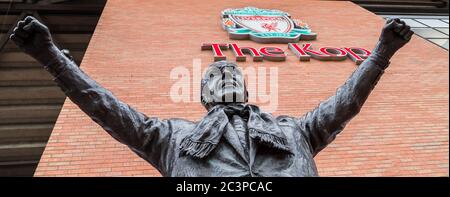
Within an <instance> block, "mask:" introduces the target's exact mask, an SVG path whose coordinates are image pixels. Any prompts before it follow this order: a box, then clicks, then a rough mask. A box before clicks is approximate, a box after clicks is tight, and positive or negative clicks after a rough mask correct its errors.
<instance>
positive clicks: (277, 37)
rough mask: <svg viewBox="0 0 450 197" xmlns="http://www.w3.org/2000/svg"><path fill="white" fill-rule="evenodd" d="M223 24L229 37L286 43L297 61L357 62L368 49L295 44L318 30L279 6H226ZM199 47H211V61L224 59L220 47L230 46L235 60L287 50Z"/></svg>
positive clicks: (272, 57) (274, 56)
mask: <svg viewBox="0 0 450 197" xmlns="http://www.w3.org/2000/svg"><path fill="white" fill-rule="evenodd" d="M222 26H223V29H224V30H226V31H227V32H228V35H229V37H230V39H232V40H247V39H250V40H253V41H255V42H258V43H286V44H288V48H289V50H290V51H291V52H292V53H294V54H295V55H296V56H297V57H298V59H299V60H300V61H309V60H310V59H311V58H313V59H317V60H325V61H326V60H331V61H341V60H345V59H347V58H350V59H351V60H352V61H354V62H355V63H356V64H360V63H361V62H362V61H364V59H366V58H367V57H368V56H369V55H370V51H369V50H366V49H364V48H361V47H321V48H318V49H313V48H312V45H311V43H304V44H302V45H299V44H297V43H298V42H299V41H300V40H315V39H316V38H317V34H316V33H314V32H312V30H311V29H310V28H309V26H308V25H307V24H306V23H304V22H302V21H300V20H295V19H291V16H290V15H289V14H288V13H286V12H282V11H279V10H266V9H258V8H254V7H246V8H242V9H226V10H224V11H222ZM201 49H202V50H212V52H213V54H214V61H219V60H225V59H226V56H225V55H224V54H223V52H222V51H223V50H228V49H230V50H232V51H233V53H234V55H235V57H236V61H246V54H248V55H250V56H251V57H252V58H253V61H263V60H268V61H285V60H286V52H285V51H284V50H283V49H281V48H279V47H274V46H263V47H261V48H259V49H256V48H254V47H247V46H239V45H238V44H236V43H204V44H202V46H201Z"/></svg>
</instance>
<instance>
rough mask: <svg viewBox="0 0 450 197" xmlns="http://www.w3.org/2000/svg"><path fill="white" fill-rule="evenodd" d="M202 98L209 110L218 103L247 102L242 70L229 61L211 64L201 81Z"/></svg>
mask: <svg viewBox="0 0 450 197" xmlns="http://www.w3.org/2000/svg"><path fill="white" fill-rule="evenodd" d="M201 99H202V100H201V101H202V104H203V106H205V107H206V109H208V110H209V109H210V108H211V107H213V106H214V105H216V104H231V103H246V102H247V101H248V92H247V89H246V87H245V80H244V75H243V74H242V71H241V70H240V69H239V68H238V66H237V65H236V64H235V63H231V62H227V61H219V62H214V63H212V64H211V65H209V67H208V69H207V70H206V73H205V76H204V77H203V79H202V82H201Z"/></svg>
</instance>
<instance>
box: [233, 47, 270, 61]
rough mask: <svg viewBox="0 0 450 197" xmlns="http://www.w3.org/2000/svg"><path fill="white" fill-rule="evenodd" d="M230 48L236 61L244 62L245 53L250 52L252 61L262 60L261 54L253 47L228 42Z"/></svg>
mask: <svg viewBox="0 0 450 197" xmlns="http://www.w3.org/2000/svg"><path fill="white" fill-rule="evenodd" d="M230 49H231V50H232V51H233V53H234V55H235V56H236V61H239V62H244V61H245V60H246V56H245V55H244V53H246V54H250V55H251V56H252V57H253V61H254V62H260V61H262V60H263V56H262V55H261V54H260V53H259V52H258V50H256V49H255V48H253V47H239V46H238V45H237V44H235V43H233V44H230Z"/></svg>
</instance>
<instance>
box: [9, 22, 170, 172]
mask: <svg viewBox="0 0 450 197" xmlns="http://www.w3.org/2000/svg"><path fill="white" fill-rule="evenodd" d="M10 38H11V40H13V41H14V42H15V43H16V45H17V46H18V47H19V48H20V49H21V50H22V51H23V52H25V53H27V54H28V55H30V56H32V57H33V58H34V59H36V60H37V61H39V62H40V63H41V64H42V65H43V66H44V68H45V69H46V70H47V71H49V72H50V73H51V74H52V75H53V76H54V77H55V78H54V80H55V82H56V83H57V84H58V86H59V87H61V89H62V90H63V91H64V93H65V94H66V95H67V96H68V97H69V98H70V100H72V101H73V102H74V103H75V104H76V105H78V106H79V107H80V109H81V110H82V111H83V112H85V113H86V114H87V115H88V116H89V117H90V118H91V119H92V120H94V121H95V122H96V123H98V124H99V125H100V126H102V127H103V129H104V130H105V131H107V132H108V133H109V134H110V135H111V136H112V137H114V138H115V139H116V140H118V141H119V142H121V143H123V144H125V145H128V146H129V147H130V148H131V149H132V150H133V151H135V152H136V153H137V154H138V155H140V156H141V157H143V158H144V159H146V160H147V161H149V162H150V163H152V164H153V165H154V166H155V167H157V168H158V169H159V170H160V171H161V170H162V171H164V169H162V168H163V167H162V166H164V165H163V164H162V163H161V158H160V157H161V155H165V154H166V151H167V148H168V146H169V144H168V142H169V138H170V135H171V134H170V130H169V129H168V123H167V121H160V120H159V119H158V118H149V117H147V116H146V115H144V114H143V113H140V112H138V111H136V110H135V109H133V108H132V107H130V106H129V105H127V104H125V103H123V102H121V101H120V100H119V99H117V98H116V97H115V96H114V95H113V94H112V93H111V92H110V91H108V90H106V89H105V88H103V87H102V86H100V85H99V84H98V83H97V82H96V81H94V80H93V79H91V78H90V77H89V76H88V75H87V74H86V73H84V72H83V71H82V70H81V69H80V68H78V66H77V65H76V64H75V62H73V61H72V60H70V59H69V58H68V57H67V56H66V55H64V53H63V52H61V51H60V50H59V49H58V48H57V47H56V46H55V44H54V43H53V41H52V36H51V34H50V31H49V29H48V28H47V27H46V26H45V25H44V24H42V23H41V22H39V21H38V20H36V19H35V18H33V17H31V16H28V17H26V18H25V19H24V20H22V21H19V22H18V24H17V27H16V28H15V29H14V31H13V33H12V34H11V36H10Z"/></svg>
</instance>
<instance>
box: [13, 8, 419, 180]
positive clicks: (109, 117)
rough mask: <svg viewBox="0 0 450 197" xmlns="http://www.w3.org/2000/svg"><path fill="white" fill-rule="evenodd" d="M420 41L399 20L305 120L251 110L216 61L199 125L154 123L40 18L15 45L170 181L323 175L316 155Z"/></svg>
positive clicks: (27, 22) (237, 78) (239, 80)
mask: <svg viewBox="0 0 450 197" xmlns="http://www.w3.org/2000/svg"><path fill="white" fill-rule="evenodd" d="M412 35H413V32H412V31H411V30H410V27H409V26H408V25H406V24H405V23H404V22H403V21H401V20H399V19H390V20H388V21H387V22H386V25H385V26H384V28H383V30H382V32H381V36H380V39H379V41H378V43H377V45H376V47H375V49H374V50H373V52H372V54H371V55H370V56H369V57H368V58H367V59H366V60H365V61H364V62H363V63H362V64H361V65H360V66H359V67H358V68H357V69H356V70H355V71H354V72H353V74H352V75H351V76H350V78H349V79H348V80H347V81H346V82H345V84H344V85H342V86H341V87H340V88H339V89H338V90H337V92H336V94H335V95H333V96H331V97H330V98H328V99H327V100H325V101H323V102H321V103H320V104H319V106H318V107H317V108H315V109H314V110H312V111H310V112H308V113H306V114H305V115H303V116H302V117H290V116H278V117H274V116H272V115H271V114H269V113H265V112H263V111H261V110H260V109H259V108H258V106H255V105H251V104H247V103H246V102H247V97H248V93H247V90H246V87H245V81H244V77H243V74H242V72H241V71H240V69H239V68H238V67H237V65H236V64H234V63H231V62H226V61H220V62H215V63H213V64H211V65H210V66H209V67H208V70H207V71H206V74H205V76H204V78H203V79H202V83H201V86H202V88H201V98H202V100H201V102H202V104H203V105H204V106H205V108H206V110H207V114H206V115H205V116H204V117H203V118H202V119H201V120H200V121H199V122H192V121H189V120H183V119H176V118H174V119H167V120H160V119H158V118H156V117H148V116H146V115H145V114H143V113H140V112H138V111H136V110H135V109H133V108H132V107H130V106H129V105H127V104H125V103H123V102H122V101H120V100H119V99H117V98H116V97H115V96H114V95H113V94H112V93H111V92H110V91H108V90H106V89H105V88H103V87H102V86H101V85H100V84H98V83H97V82H95V81H94V80H93V79H91V78H90V77H89V76H88V75H87V74H85V73H84V72H83V71H82V70H81V69H80V68H79V67H78V66H77V65H76V64H75V63H74V62H73V61H72V60H71V59H70V58H68V57H67V55H66V54H64V53H63V52H61V51H60V50H59V49H58V48H57V47H56V46H55V44H54V43H53V41H52V37H51V34H50V32H49V29H48V28H47V27H46V26H45V25H43V24H42V23H40V22H39V21H38V20H36V19H34V18H33V17H30V16H29V17H27V18H25V19H24V20H22V21H20V22H18V24H17V27H16V28H15V29H14V32H13V33H12V34H11V37H10V38H11V39H12V40H13V41H14V42H15V43H16V44H17V46H19V48H20V49H22V50H23V51H24V52H25V53H27V54H29V55H31V56H32V57H33V58H35V59H36V60H37V61H39V62H40V63H41V64H42V65H43V67H44V68H45V69H46V70H48V71H49V72H50V73H51V74H52V75H53V76H54V77H55V78H54V80H55V82H56V83H57V84H58V85H59V86H60V87H61V89H62V90H63V91H64V93H65V94H66V95H67V96H68V97H69V98H70V99H71V100H72V101H73V102H74V103H75V104H77V105H78V106H79V107H80V108H81V110H83V111H84V112H85V113H86V114H87V115H88V116H89V117H91V118H92V120H94V121H95V122H96V123H98V124H99V125H100V126H101V127H103V129H104V130H105V131H106V132H108V133H109V134H110V135H111V136H112V137H113V138H115V139H116V140H117V141H119V142H121V143H123V144H125V145H127V146H128V147H129V148H130V149H131V150H133V151H134V152H135V153H136V154H138V155H139V156H140V157H142V158H143V159H145V160H146V161H148V162H149V163H150V164H151V165H153V166H154V167H155V168H156V169H158V171H159V172H160V173H161V174H162V175H163V176H239V177H240V176H318V172H317V168H316V165H315V163H314V159H313V158H314V156H316V155H317V153H319V151H321V150H322V149H324V148H325V147H326V146H327V145H328V144H329V143H331V142H332V141H333V140H334V139H335V137H336V135H337V134H338V133H340V132H341V131H342V130H343V129H344V127H345V125H346V124H347V123H348V122H349V120H350V119H352V118H353V117H354V116H355V115H356V114H358V112H359V111H360V109H361V107H362V105H363V104H364V102H365V100H366V99H367V97H368V96H369V94H370V92H371V91H372V89H373V88H374V87H375V85H376V83H377V82H378V80H379V79H380V77H381V75H382V74H383V72H384V70H385V69H386V68H387V67H388V65H389V60H390V59H391V57H392V56H393V55H394V53H395V52H396V51H397V50H398V49H400V48H401V47H402V46H404V45H405V44H406V43H407V42H408V41H409V40H410V39H411V36H412Z"/></svg>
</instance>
